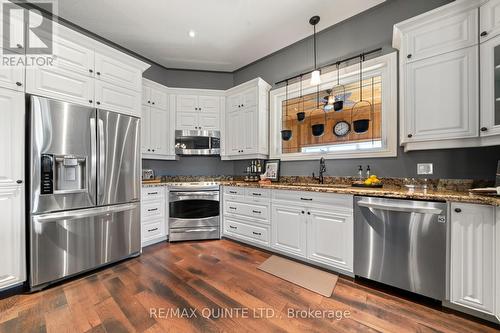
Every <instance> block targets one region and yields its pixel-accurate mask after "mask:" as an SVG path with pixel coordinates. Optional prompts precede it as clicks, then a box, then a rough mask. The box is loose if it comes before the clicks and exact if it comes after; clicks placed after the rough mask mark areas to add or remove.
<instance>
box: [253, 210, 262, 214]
mask: <svg viewBox="0 0 500 333" xmlns="http://www.w3.org/2000/svg"><path fill="white" fill-rule="evenodd" d="M252 212H253V213H255V214H262V212H261V211H258V210H252Z"/></svg>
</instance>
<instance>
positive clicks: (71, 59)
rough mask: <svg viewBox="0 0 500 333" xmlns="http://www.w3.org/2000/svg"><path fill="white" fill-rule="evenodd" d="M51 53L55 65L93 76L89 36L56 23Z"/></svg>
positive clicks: (91, 48)
mask: <svg viewBox="0 0 500 333" xmlns="http://www.w3.org/2000/svg"><path fill="white" fill-rule="evenodd" d="M53 53H54V57H55V60H54V66H55V67H57V68H59V69H65V70H69V71H73V72H76V73H79V74H82V75H87V76H89V77H93V76H94V50H93V47H92V40H91V39H90V38H86V37H85V36H82V35H80V34H79V33H77V32H75V31H73V30H71V29H69V28H66V27H64V26H61V25H58V28H57V33H56V34H54V35H53Z"/></svg>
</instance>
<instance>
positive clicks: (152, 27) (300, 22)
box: [57, 0, 385, 71]
mask: <svg viewBox="0 0 500 333" xmlns="http://www.w3.org/2000/svg"><path fill="white" fill-rule="evenodd" d="M384 1H385V0H146V1H140V0H84V1H82V0H59V1H58V6H59V8H58V13H57V14H58V15H59V16H60V17H62V18H64V19H66V20H69V21H71V22H73V23H75V24H77V25H79V26H81V27H83V28H85V29H87V30H89V31H91V32H93V33H96V34H98V35H100V36H102V37H104V38H107V39H109V40H111V41H113V42H115V43H117V44H119V45H121V46H123V47H126V48H128V49H130V50H132V51H134V52H136V53H138V54H141V55H143V56H145V57H146V58H149V59H151V60H153V61H155V62H157V63H159V64H161V65H163V66H165V67H168V68H184V69H200V70H215V71H233V70H236V69H238V68H240V67H242V66H245V65H247V64H249V63H251V62H253V61H255V60H258V59H260V58H262V57H264V56H266V55H269V54H271V53H273V52H275V51H277V50H279V49H281V48H283V47H285V46H288V45H290V44H293V43H294V42H296V41H299V40H301V39H303V38H305V37H307V36H309V35H311V34H312V26H311V25H310V24H309V18H310V17H311V16H313V15H319V16H321V22H320V23H319V24H318V26H317V29H318V31H320V30H322V29H325V28H327V27H329V26H331V25H333V24H336V23H338V22H340V21H343V20H345V19H346V18H349V17H351V16H353V15H356V14H357V13H360V12H362V11H365V10H366V9H368V8H370V7H373V6H375V5H377V4H379V3H382V2H384ZM191 29H192V30H194V31H196V37H195V38H190V37H189V36H188V33H189V31H190V30H191Z"/></svg>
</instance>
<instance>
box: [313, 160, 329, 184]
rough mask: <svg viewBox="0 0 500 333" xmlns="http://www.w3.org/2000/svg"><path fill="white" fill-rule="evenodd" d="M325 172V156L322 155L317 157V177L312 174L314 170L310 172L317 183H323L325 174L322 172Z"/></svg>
mask: <svg viewBox="0 0 500 333" xmlns="http://www.w3.org/2000/svg"><path fill="white" fill-rule="evenodd" d="M325 172H326V163H325V158H324V157H322V158H320V159H319V177H316V176H315V175H314V172H313V174H312V176H313V178H314V179H316V180H317V181H318V183H319V184H324V183H325V176H324V173H325Z"/></svg>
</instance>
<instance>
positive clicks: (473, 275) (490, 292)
mask: <svg viewBox="0 0 500 333" xmlns="http://www.w3.org/2000/svg"><path fill="white" fill-rule="evenodd" d="M496 243H498V240H497V241H496V242H495V207H494V206H483V205H475V204H464V203H452V204H451V252H450V254H451V266H450V270H451V272H450V277H451V281H450V282H451V283H450V288H451V289H450V300H451V302H452V303H454V304H457V305H460V306H464V307H466V308H470V309H473V310H476V311H480V312H483V313H487V314H490V315H492V314H495V289H496V288H498V287H500V286H496V285H495V283H496V281H499V279H498V278H499V277H500V276H499V277H497V278H495V274H496V272H495V267H496V265H498V263H495V261H497V262H498V259H497V260H495V246H496V245H495V244H496Z"/></svg>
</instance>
